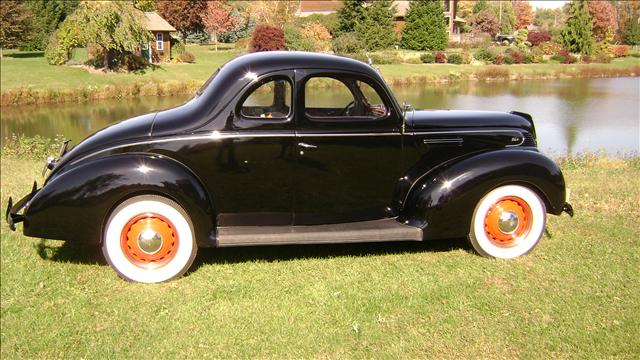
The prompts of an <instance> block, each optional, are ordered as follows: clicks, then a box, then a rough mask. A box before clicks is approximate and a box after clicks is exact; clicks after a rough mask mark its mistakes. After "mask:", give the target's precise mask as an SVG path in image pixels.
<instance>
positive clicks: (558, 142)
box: [0, 78, 640, 155]
mask: <svg viewBox="0 0 640 360" xmlns="http://www.w3.org/2000/svg"><path fill="white" fill-rule="evenodd" d="M393 91H394V93H395V94H396V96H397V98H398V101H399V102H400V103H402V101H403V100H406V101H407V102H409V103H410V104H412V105H413V106H414V107H415V108H423V109H466V110H496V111H510V110H518V111H523V112H528V113H530V114H532V115H533V117H534V119H535V121H536V129H537V131H538V138H539V145H540V148H541V149H542V150H543V151H544V152H547V153H551V154H553V155H565V154H575V153H578V152H583V151H598V150H606V151H607V152H608V153H609V154H616V153H619V152H638V151H640V149H639V148H640V139H639V138H640V125H639V120H638V119H639V117H640V115H639V113H640V109H639V100H640V80H639V79H638V78H615V79H567V80H533V81H517V82H458V83H453V84H442V85H434V84H428V85H414V86H395V87H393ZM318 96H319V97H322V96H324V97H326V99H322V98H318V99H317V101H323V100H326V101H329V100H335V99H334V98H335V97H336V96H340V94H337V93H335V92H332V91H330V90H327V91H322V92H318ZM187 99H188V96H179V97H151V98H142V99H127V100H100V101H95V102H91V103H84V104H63V105H37V106H21V107H3V108H2V124H1V125H2V126H1V128H0V129H1V131H2V141H3V142H4V138H5V137H7V136H10V135H11V134H12V133H16V134H24V135H28V136H32V135H35V134H39V135H41V136H46V137H53V136H55V135H57V134H63V135H65V136H66V137H67V138H72V139H74V140H76V141H78V140H79V139H82V138H84V137H85V136H87V135H89V134H90V133H92V132H94V131H96V130H98V129H100V128H103V127H105V126H107V125H108V124H110V123H113V122H115V121H119V120H122V119H126V118H129V117H133V116H136V115H140V114H144V113H147V112H150V111H153V110H158V109H162V108H168V107H171V106H174V105H177V104H180V103H182V102H184V101H186V100H187Z"/></svg>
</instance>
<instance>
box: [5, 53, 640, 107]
mask: <svg viewBox="0 0 640 360" xmlns="http://www.w3.org/2000/svg"><path fill="white" fill-rule="evenodd" d="M374 66H375V65H374ZM379 69H380V72H381V74H382V76H383V77H384V78H385V81H386V82H387V84H389V85H392V86H403V85H419V84H449V83H455V82H460V81H485V82H496V81H522V80H556V79H575V78H615V77H639V76H640V64H638V65H634V64H631V65H630V66H620V65H619V64H615V63H610V64H576V65H552V64H526V65H484V66H468V65H467V66H465V65H446V64H401V65H380V66H379ZM429 70H437V71H436V72H430V71H429ZM397 74H401V75H397ZM203 82H204V81H198V80H186V81H176V80H169V81H161V80H157V79H154V78H151V79H146V80H143V81H140V80H136V81H133V82H130V83H122V84H108V85H102V86H91V85H90V86H87V87H81V88H69V89H50V88H49V89H36V88H32V87H17V88H13V89H9V90H4V91H2V92H0V105H1V106H21V105H39V104H56V103H82V102H86V101H90V100H102V99H129V98H139V97H145V96H177V95H189V94H193V93H194V92H195V91H196V90H197V89H198V88H199V87H200V86H201V84H202V83H203Z"/></svg>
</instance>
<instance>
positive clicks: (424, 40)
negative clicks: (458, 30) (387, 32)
mask: <svg viewBox="0 0 640 360" xmlns="http://www.w3.org/2000/svg"><path fill="white" fill-rule="evenodd" d="M443 11H444V9H443V8H442V2H441V1H432V0H415V1H412V2H411V4H410V5H409V11H408V12H407V16H406V20H407V23H406V25H405V27H404V29H403V30H402V46H403V47H404V48H406V49H411V50H445V49H446V48H447V44H448V43H449V34H448V33H447V26H446V24H445V18H444V13H443Z"/></svg>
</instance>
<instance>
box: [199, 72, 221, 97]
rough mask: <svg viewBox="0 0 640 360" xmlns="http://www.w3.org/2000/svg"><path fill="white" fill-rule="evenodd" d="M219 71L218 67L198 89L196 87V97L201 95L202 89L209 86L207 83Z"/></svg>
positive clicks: (209, 82)
mask: <svg viewBox="0 0 640 360" xmlns="http://www.w3.org/2000/svg"><path fill="white" fill-rule="evenodd" d="M219 72H220V68H218V70H216V72H214V73H213V75H211V77H209V79H207V81H205V83H204V84H202V86H201V87H200V89H198V91H196V96H195V97H198V96H200V95H202V93H203V92H204V90H205V89H206V88H207V87H208V86H209V84H211V82H212V81H213V79H215V77H216V75H218V73H219Z"/></svg>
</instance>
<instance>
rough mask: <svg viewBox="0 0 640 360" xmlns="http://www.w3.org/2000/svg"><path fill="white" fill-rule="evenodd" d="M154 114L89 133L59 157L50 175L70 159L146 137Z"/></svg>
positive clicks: (148, 134) (149, 131)
mask: <svg viewBox="0 0 640 360" xmlns="http://www.w3.org/2000/svg"><path fill="white" fill-rule="evenodd" d="M156 114H157V113H155V112H154V113H150V114H146V115H140V116H137V117H134V118H131V119H128V120H124V121H121V122H119V123H116V124H113V125H110V126H107V127H106V128H104V129H102V130H98V131H96V132H95V133H93V134H91V135H89V136H88V137H87V138H85V139H84V140H82V141H81V142H80V143H78V144H77V145H76V146H74V147H73V148H71V149H70V150H69V151H67V152H66V153H65V154H64V155H63V156H62V158H60V160H59V162H58V164H57V166H56V167H55V168H54V170H53V171H52V173H51V175H53V174H54V173H55V172H57V171H59V170H60V169H62V168H63V167H64V165H65V164H67V163H69V162H70V161H72V160H74V159H78V158H80V157H83V156H86V155H88V154H90V153H92V152H95V151H99V150H101V149H105V148H108V147H112V146H117V145H119V144H124V143H128V142H131V141H138V140H145V139H148V138H149V137H150V133H151V125H152V124H153V119H154V118H155V116H156Z"/></svg>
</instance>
